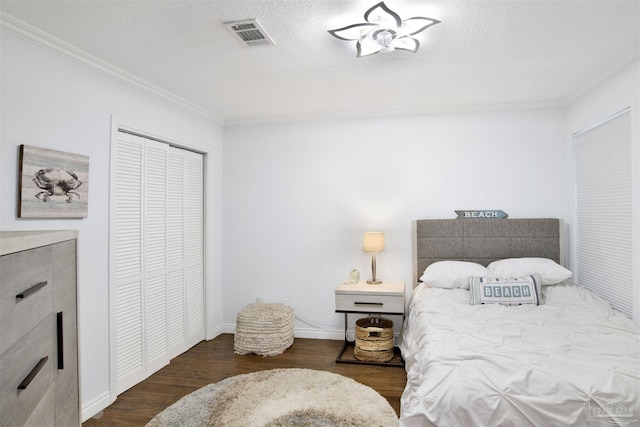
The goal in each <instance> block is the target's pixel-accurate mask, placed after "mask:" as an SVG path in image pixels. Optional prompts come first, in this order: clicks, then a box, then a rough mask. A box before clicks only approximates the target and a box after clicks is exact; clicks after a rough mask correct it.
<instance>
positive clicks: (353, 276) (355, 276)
mask: <svg viewBox="0 0 640 427" xmlns="http://www.w3.org/2000/svg"><path fill="white" fill-rule="evenodd" d="M349 278H350V279H351V283H353V284H354V285H355V284H356V283H358V282H359V281H360V272H359V271H358V270H356V269H355V268H354V269H353V270H351V273H350V274H349Z"/></svg>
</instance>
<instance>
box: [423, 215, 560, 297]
mask: <svg viewBox="0 0 640 427" xmlns="http://www.w3.org/2000/svg"><path fill="white" fill-rule="evenodd" d="M413 234H414V238H413V253H414V262H413V279H414V280H413V283H414V286H415V284H416V283H417V282H418V278H419V277H420V276H421V275H422V273H423V272H424V269H425V268H427V266H429V265H430V264H432V263H434V262H436V261H442V260H459V261H471V262H477V263H479V264H482V265H488V264H489V263H491V262H492V261H496V260H498V259H503V258H520V257H543V258H550V259H552V260H554V261H556V262H557V263H562V261H563V260H562V253H561V252H562V251H561V221H560V220H559V219H555V218H531V219H528V218H523V219H421V220H417V221H415V223H414V233H413Z"/></svg>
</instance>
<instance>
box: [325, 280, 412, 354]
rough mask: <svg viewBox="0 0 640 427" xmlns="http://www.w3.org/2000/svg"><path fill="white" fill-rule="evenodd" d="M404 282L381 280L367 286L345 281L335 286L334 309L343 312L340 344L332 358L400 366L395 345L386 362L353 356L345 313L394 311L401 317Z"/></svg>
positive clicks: (373, 313)
mask: <svg viewBox="0 0 640 427" xmlns="http://www.w3.org/2000/svg"><path fill="white" fill-rule="evenodd" d="M404 295H405V285H404V282H381V283H380V284H379V285H376V286H370V285H368V284H367V283H364V282H360V283H357V284H351V283H350V282H345V283H343V284H341V285H340V286H338V287H337V288H336V290H335V297H336V312H337V313H344V345H343V346H342V349H341V350H340V353H339V354H338V357H337V358H336V362H340V363H359V364H368V365H382V366H404V361H403V360H402V357H401V356H400V352H399V349H398V348H394V355H393V357H392V358H391V360H389V361H386V362H380V361H366V360H358V359H357V358H356V357H355V356H354V347H355V345H354V344H355V343H354V341H349V339H348V337H347V329H348V315H349V313H354V314H357V313H360V314H369V315H383V314H384V315H396V316H402V318H403V319H404Z"/></svg>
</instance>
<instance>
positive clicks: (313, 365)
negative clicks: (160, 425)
mask: <svg viewBox="0 0 640 427" xmlns="http://www.w3.org/2000/svg"><path fill="white" fill-rule="evenodd" d="M341 347H342V341H334V340H315V339H303V338H296V339H295V342H294V343H293V345H292V346H291V347H290V348H289V349H287V351H285V352H284V353H282V354H280V355H278V356H273V357H261V356H256V355H247V356H240V355H237V354H235V353H234V352H233V335H232V334H222V335H220V336H219V337H217V338H215V339H213V340H211V341H203V342H201V343H200V344H198V345H196V346H195V347H193V348H192V349H190V350H189V351H187V352H186V353H184V354H182V355H180V356H178V357H176V358H175V359H173V360H172V361H171V363H170V364H169V365H168V366H166V367H164V368H163V369H161V370H160V371H158V372H156V373H155V374H153V375H152V376H150V377H149V378H147V379H146V380H144V381H143V382H141V383H140V384H138V385H136V386H134V387H132V388H131V389H129V390H127V391H126V392H124V393H122V394H121V395H120V396H118V399H117V400H116V401H115V402H114V403H113V404H112V405H111V406H109V407H108V408H107V409H105V410H104V414H103V415H102V417H101V418H99V419H94V418H92V419H89V420H87V421H86V422H85V423H83V424H82V425H83V427H94V426H144V425H145V424H146V423H147V422H148V421H149V420H151V418H153V417H154V416H155V415H156V414H157V413H158V412H160V411H162V410H164V409H165V408H166V407H167V406H169V405H171V404H173V403H174V402H176V401H177V400H178V399H180V398H181V397H183V396H185V395H187V394H189V393H191V392H192V391H195V390H197V389H199V388H200V387H204V386H205V385H207V384H211V383H215V382H218V381H220V380H223V379H225V378H229V377H232V376H234V375H239V374H246V373H250V372H255V371H261V370H265V369H275V368H307V369H318V370H325V371H330V372H335V373H337V374H340V375H344V376H346V377H350V378H353V379H354V380H356V381H358V382H360V383H362V384H365V385H367V386H369V387H371V388H373V389H374V390H376V391H377V392H378V393H380V394H381V395H382V396H384V397H385V398H386V399H387V400H388V401H389V403H390V404H391V406H392V407H393V408H394V409H395V410H396V413H398V414H399V411H400V395H401V394H402V390H403V389H404V386H405V383H406V374H405V371H404V369H403V368H400V367H389V366H370V365H353V364H346V363H335V358H336V355H337V354H338V352H339V351H340V348H341Z"/></svg>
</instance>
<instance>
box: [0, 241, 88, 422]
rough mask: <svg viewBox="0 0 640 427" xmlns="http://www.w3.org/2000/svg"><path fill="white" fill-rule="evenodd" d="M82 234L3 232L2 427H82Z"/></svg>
mask: <svg viewBox="0 0 640 427" xmlns="http://www.w3.org/2000/svg"><path fill="white" fill-rule="evenodd" d="M77 236H78V234H77V232H76V231H67V230H65V231H38V232H36V231H25V232H8V231H3V232H0V424H1V425H2V426H3V427H13V426H37V427H45V426H64V427H67V426H79V425H80V406H79V388H78V338H77V336H78V334H77V306H76V276H77V267H76V257H77Z"/></svg>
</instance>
